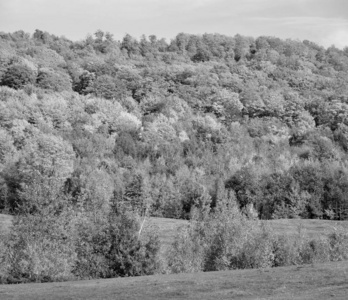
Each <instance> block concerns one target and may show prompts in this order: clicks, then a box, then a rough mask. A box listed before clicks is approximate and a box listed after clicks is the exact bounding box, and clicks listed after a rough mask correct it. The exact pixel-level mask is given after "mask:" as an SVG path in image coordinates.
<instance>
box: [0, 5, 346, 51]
mask: <svg viewBox="0 0 348 300" xmlns="http://www.w3.org/2000/svg"><path fill="white" fill-rule="evenodd" d="M35 29H40V30H42V31H47V32H49V33H52V34H54V35H57V36H65V37H67V38H69V39H72V40H75V41H76V40H82V39H84V38H86V36H87V34H93V33H94V32H96V31H97V30H98V29H101V30H103V31H105V32H110V33H112V34H113V35H114V37H115V38H116V39H118V40H121V39H122V37H123V36H124V35H125V34H126V33H129V34H130V35H132V36H133V37H136V38H140V36H141V35H142V34H145V35H146V36H148V35H151V34H154V35H156V36H157V37H158V38H162V37H164V38H166V39H167V40H168V41H170V39H172V38H174V37H175V36H176V35H177V34H178V33H180V32H185V33H192V34H204V33H220V34H225V35H229V36H234V35H235V34H241V35H245V36H252V37H258V36H275V37H279V38H282V39H287V38H291V39H295V40H305V39H307V40H310V41H313V42H315V43H317V44H319V45H323V46H325V47H329V46H331V45H333V44H334V45H335V46H336V47H338V48H343V47H345V46H348V0H0V31H3V32H14V31H17V30H24V31H25V32H29V33H34V31H35Z"/></svg>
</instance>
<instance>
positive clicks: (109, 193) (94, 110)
mask: <svg viewBox="0 0 348 300" xmlns="http://www.w3.org/2000/svg"><path fill="white" fill-rule="evenodd" d="M0 38H1V39H0V45H1V47H0V49H1V53H0V63H1V64H0V82H1V85H2V86H3V87H2V89H1V110H0V111H1V112H0V122H1V174H0V180H1V189H0V209H1V210H3V211H9V212H15V211H16V209H17V208H18V205H19V204H20V203H22V202H23V201H25V200H24V199H22V197H21V196H20V190H21V188H22V186H23V184H24V183H25V182H26V178H25V177H26V175H25V174H26V173H25V172H27V174H30V173H31V172H33V168H34V169H35V170H37V171H38V172H39V173H40V174H51V175H50V176H58V177H59V178H60V180H61V184H62V185H63V186H64V190H65V193H66V194H69V195H70V196H71V197H72V198H73V199H74V202H76V203H80V202H82V203H83V204H86V203H87V199H88V198H91V197H92V198H94V199H95V201H97V199H98V201H100V202H101V203H104V202H105V203H110V201H113V200H112V199H122V201H128V202H130V203H133V204H135V203H136V204H137V205H140V203H141V205H144V203H146V206H147V207H148V208H147V209H148V212H149V213H150V214H151V215H155V216H165V217H174V218H189V215H190V211H191V208H192V207H193V206H197V205H199V203H200V202H202V201H208V202H210V203H211V207H214V206H215V205H216V203H217V202H218V201H220V200H221V198H224V197H226V195H233V196H235V197H236V198H237V201H238V203H239V205H240V207H241V208H242V209H243V208H244V207H247V206H248V205H253V206H254V207H255V209H256V210H257V212H258V214H259V217H260V218H262V219H270V218H296V217H303V218H330V219H346V217H347V200H346V196H345V195H346V194H347V188H348V178H347V174H348V173H347V166H346V165H347V164H346V151H347V149H348V142H347V137H348V136H347V134H348V127H347V125H348V119H347V116H348V109H347V108H348V105H347V101H348V91H347V89H348V82H347V81H348V76H347V71H348V48H346V49H345V50H339V49H337V48H335V47H330V48H328V49H324V48H323V47H320V46H318V45H316V44H314V43H312V42H309V41H303V42H300V41H293V40H286V41H283V40H281V39H278V38H274V37H259V38H257V39H253V38H249V37H243V36H240V35H236V36H234V37H227V36H223V35H219V34H204V35H202V36H197V35H189V34H183V33H181V34H178V35H177V36H176V37H175V38H174V39H173V40H171V42H170V43H167V42H166V41H165V40H164V39H157V38H156V36H150V37H149V38H147V37H145V36H143V37H142V38H141V39H140V40H136V39H134V38H133V37H131V36H130V35H126V36H125V37H124V38H123V40H122V41H116V40H114V39H113V37H112V35H111V34H110V33H104V32H102V31H97V32H96V33H95V34H94V36H88V37H87V38H86V39H85V40H82V41H79V42H72V41H70V40H67V39H66V38H63V37H61V38H58V37H56V36H53V35H50V34H48V33H47V32H42V31H39V30H36V32H35V33H34V34H33V35H32V36H31V35H29V34H27V33H24V32H22V31H19V32H15V33H12V34H5V33H1V34H0ZM7 87H9V88H12V89H8V88H7ZM52 170H54V171H55V172H56V173H57V174H54V175H53V174H52ZM50 172H51V173H50ZM29 177H30V176H29ZM101 182H102V183H103V186H101V184H100V183H101ZM98 189H100V190H102V191H100V192H97V190H98ZM95 193H97V195H95V196H91V194H95ZM82 199H83V200H82ZM202 199H204V200H202ZM115 201H116V200H115ZM117 201H119V200H117Z"/></svg>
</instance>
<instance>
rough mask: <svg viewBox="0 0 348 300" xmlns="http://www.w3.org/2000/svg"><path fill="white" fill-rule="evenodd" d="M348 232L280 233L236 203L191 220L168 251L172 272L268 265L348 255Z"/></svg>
mask: <svg viewBox="0 0 348 300" xmlns="http://www.w3.org/2000/svg"><path fill="white" fill-rule="evenodd" d="M347 249H348V234H347V233H346V232H344V231H343V230H341V229H340V230H335V231H334V232H332V233H330V234H329V235H327V236H323V237H320V238H314V239H310V238H308V237H306V236H304V235H302V234H301V232H300V231H299V233H298V235H296V236H294V237H289V236H277V235H274V234H273V233H272V231H271V230H270V228H268V227H267V226H265V225H264V224H263V223H260V221H252V220H249V219H247V218H246V217H245V216H243V215H242V214H241V213H240V212H239V210H238V209H237V208H236V207H232V208H225V209H224V210H222V211H218V212H215V213H213V214H211V215H209V216H206V217H205V218H204V219H201V220H199V219H197V218H195V219H193V220H191V222H190V224H189V226H188V227H186V228H183V229H182V230H181V231H180V232H179V234H178V235H177V237H176V238H175V241H174V243H173V244H172V247H171V249H170V250H169V252H168V253H167V268H168V272H171V273H182V272H200V271H219V270H231V269H247V268H248V269H249V268H268V267H279V266H290V265H302V264H309V263H321V262H328V261H340V260H346V259H348V250H347Z"/></svg>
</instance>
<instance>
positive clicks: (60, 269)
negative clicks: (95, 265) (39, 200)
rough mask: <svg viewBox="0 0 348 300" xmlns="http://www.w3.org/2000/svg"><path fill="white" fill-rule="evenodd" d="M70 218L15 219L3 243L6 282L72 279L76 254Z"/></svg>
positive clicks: (4, 277) (64, 215) (63, 216)
mask: <svg viewBox="0 0 348 300" xmlns="http://www.w3.org/2000/svg"><path fill="white" fill-rule="evenodd" d="M73 240H74V230H73V224H72V218H71V216H70V217H69V216H68V215H66V214H63V215H61V216H59V217H43V216H42V215H26V216H18V217H17V218H16V219H15V221H14V225H13V230H12V231H11V233H10V236H9V238H8V240H7V242H6V243H5V247H6V250H7V251H6V255H5V256H4V257H3V261H4V262H5V264H6V265H7V267H6V272H5V276H4V275H3V281H5V282H6V283H21V282H47V281H61V280H69V279H72V278H73V274H72V268H73V266H74V263H75V259H76V254H75V248H74V244H73Z"/></svg>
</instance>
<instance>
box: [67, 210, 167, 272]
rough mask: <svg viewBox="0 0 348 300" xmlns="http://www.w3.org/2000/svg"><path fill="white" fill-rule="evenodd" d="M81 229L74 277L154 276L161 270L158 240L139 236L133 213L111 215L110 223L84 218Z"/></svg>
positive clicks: (147, 236) (108, 221) (153, 236)
mask: <svg viewBox="0 0 348 300" xmlns="http://www.w3.org/2000/svg"><path fill="white" fill-rule="evenodd" d="M78 228H79V229H78V231H79V236H78V238H77V246H76V249H77V263H76V266H75V269H74V274H75V275H76V276H78V277H79V278H100V277H101V278H112V277H124V276H140V275H151V274H154V273H155V272H156V271H157V270H158V268H159V258H158V253H159V247H160V245H159V240H158V237H157V236H156V235H154V234H145V235H144V236H142V237H140V236H139V230H140V227H139V222H138V221H137V218H136V216H135V215H134V214H133V213H130V212H126V211H124V210H122V212H118V213H114V212H112V213H110V216H109V219H108V220H107V219H105V220H99V221H98V222H96V223H93V221H91V220H88V219H83V220H81V222H80V224H79V225H78Z"/></svg>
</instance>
